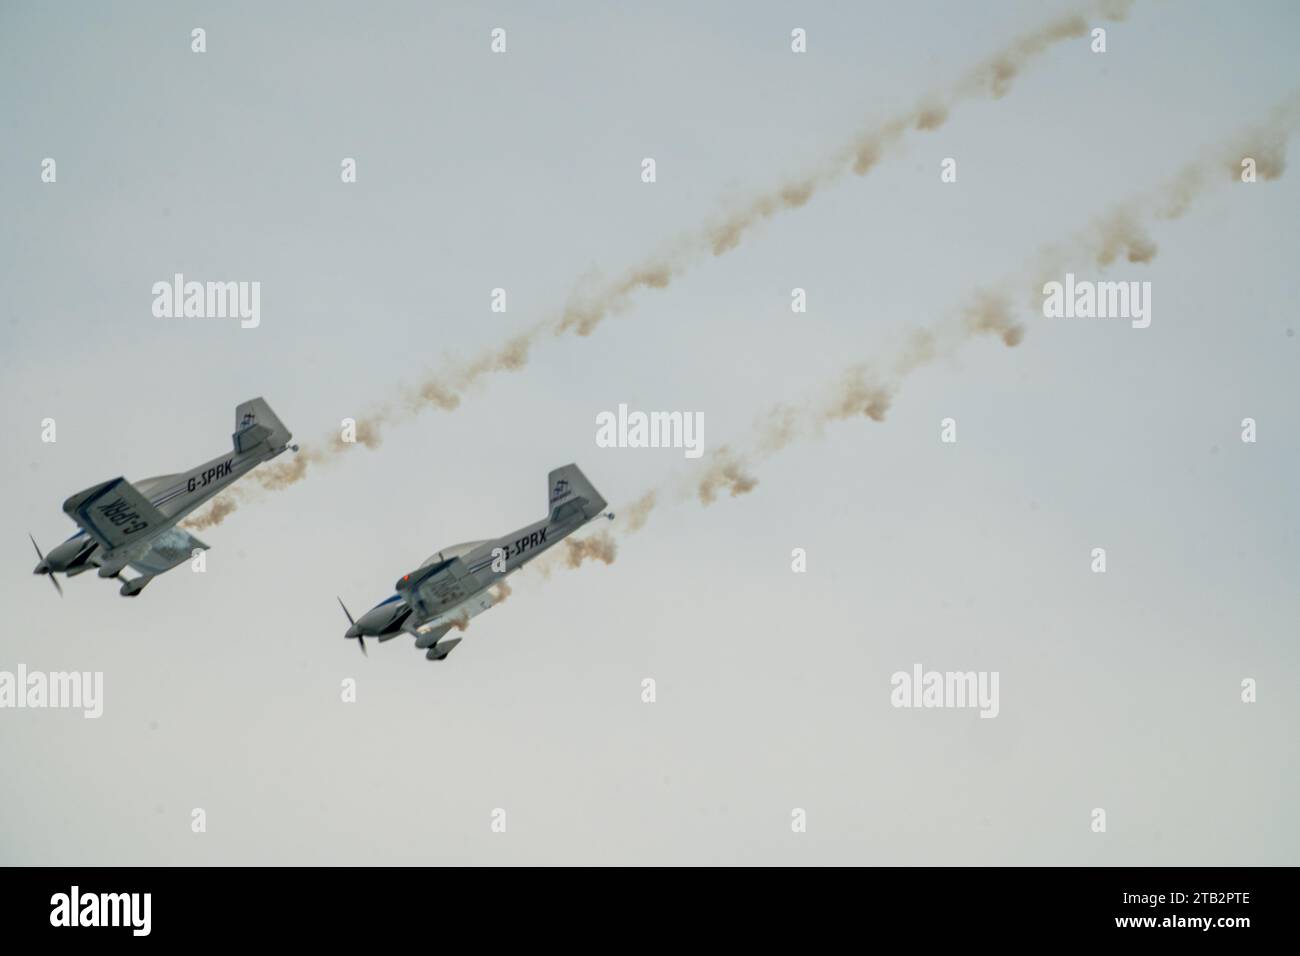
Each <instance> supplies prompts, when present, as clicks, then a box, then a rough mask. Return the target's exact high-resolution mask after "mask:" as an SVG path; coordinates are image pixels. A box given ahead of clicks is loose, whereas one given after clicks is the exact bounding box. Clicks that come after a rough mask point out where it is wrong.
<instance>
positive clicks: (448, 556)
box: [420, 541, 484, 568]
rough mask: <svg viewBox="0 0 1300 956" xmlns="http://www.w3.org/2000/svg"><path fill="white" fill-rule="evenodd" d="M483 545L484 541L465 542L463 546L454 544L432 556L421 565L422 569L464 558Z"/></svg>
mask: <svg viewBox="0 0 1300 956" xmlns="http://www.w3.org/2000/svg"><path fill="white" fill-rule="evenodd" d="M483 543H484V542H483V541H465V542H462V543H461V544H453V545H452V546H451V547H450V548H443V549H442V550H441V551H439V552H438V553H437V554H433V555H430V556H429V558H428V560H426V561H425V562H424V563H423V564H422V565H420V567H421V568H427V567H428V566H429V565H431V564H437V563H439V562H442V561H451V560H453V559H455V558H459V557H463V556H464V555H467V554H469V553H470V552H471V551H473V550H474V549H475V548H477V547H478V546H479V545H480V544H483Z"/></svg>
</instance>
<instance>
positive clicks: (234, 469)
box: [28, 398, 298, 597]
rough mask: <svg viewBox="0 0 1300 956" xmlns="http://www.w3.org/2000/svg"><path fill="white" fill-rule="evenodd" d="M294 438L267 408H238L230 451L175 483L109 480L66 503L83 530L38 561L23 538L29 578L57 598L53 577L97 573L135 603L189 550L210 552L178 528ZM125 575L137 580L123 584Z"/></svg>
mask: <svg viewBox="0 0 1300 956" xmlns="http://www.w3.org/2000/svg"><path fill="white" fill-rule="evenodd" d="M292 437H293V436H292V434H291V433H290V431H289V429H287V428H285V427H284V424H283V423H282V422H281V421H280V419H278V418H276V417H275V413H274V412H272V411H271V406H269V405H267V404H266V402H265V401H263V400H262V399H260V398H254V399H250V400H249V401H247V402H244V403H243V404H242V405H240V406H238V407H237V408H236V409H235V433H234V434H233V435H232V436H231V442H232V444H233V445H234V449H233V451H229V452H226V453H225V454H222V455H218V456H217V457H216V458H213V459H212V460H211V461H206V462H204V463H203V464H201V465H199V466H198V467H196V468H191V469H190V470H189V471H183V472H178V473H177V474H174V475H159V476H157V477H155V478H145V479H144V480H143V481H138V482H135V483H134V484H133V483H131V482H129V481H127V480H126V479H125V478H114V479H112V480H111V481H105V482H103V483H102V484H98V485H95V486H94V487H92V488H87V489H86V490H85V491H82V492H79V493H78V494H75V495H73V496H72V497H71V498H69V499H68V500H67V501H65V502H64V503H63V510H64V512H65V513H66V514H67V515H68V517H69V518H71V519H72V520H73V521H75V522H76V523H77V524H78V525H80V526H81V529H80V530H79V531H78V532H77V533H76V534H74V535H73V536H72V537H70V538H68V539H67V540H66V541H64V542H63V543H62V544H60V545H59V546H58V547H56V548H53V549H52V550H51V551H50V553H49V554H42V553H41V547H40V545H38V544H37V543H36V538H35V537H33V536H32V535H31V534H28V537H29V538H31V539H32V547H34V548H35V549H36V556H37V557H38V558H40V563H39V564H38V565H36V568H35V569H34V570H33V571H32V573H33V574H46V575H49V578H50V581H51V582H52V583H53V584H54V588H55V590H56V591H58V592H59V595H60V596H62V594H63V587H62V586H61V585H60V584H59V580H58V578H56V577H55V576H54V575H55V574H56V573H58V574H63V575H66V576H67V577H73V576H75V575H78V574H81V573H82V572H84V571H87V570H89V569H90V568H92V567H97V568H99V576H100V577H101V578H116V579H118V580H120V581H121V582H122V588H121V590H120V591H119V592H118V593H120V594H121V595H122V596H123V597H135V596H136V595H138V594H139V593H140V592H141V591H142V590H144V587H145V585H146V584H148V583H149V582H150V581H152V580H153V579H154V578H155V577H157V576H158V575H159V574H162V573H163V572H164V571H170V570H171V569H172V568H174V567H176V565H178V564H180V563H181V562H183V561H186V560H188V559H189V558H190V556H191V555H193V554H194V552H195V550H202V551H206V550H207V549H208V546H207V545H206V544H204V543H203V542H202V541H200V540H199V539H198V538H196V537H194V535H192V534H190V533H189V532H188V531H186V530H184V529H183V528H180V527H178V526H177V525H178V522H180V520H181V519H182V518H184V517H185V516H186V515H188V514H189V513H190V512H191V511H193V510H194V509H195V508H197V507H198V506H199V505H201V504H203V503H204V502H205V501H207V500H208V499H209V498H211V497H212V496H213V495H215V494H217V492H219V491H221V490H222V489H223V488H225V487H227V486H228V485H230V484H232V483H233V482H235V481H238V480H239V479H240V478H242V477H243V476H244V475H246V474H248V473H249V472H250V471H252V470H253V469H254V468H256V467H257V466H258V465H260V464H262V462H264V461H270V460H271V459H272V458H274V457H275V456H276V455H279V454H280V453H281V452H283V451H284V450H285V449H286V448H290V449H292V450H293V451H297V450H298V446H297V445H291V444H289V439H290V438H292ZM127 567H130V568H132V569H133V570H134V571H136V572H137V573H138V575H139V576H138V577H134V578H126V577H124V576H123V575H122V572H123V571H124V570H125V569H126V568H127Z"/></svg>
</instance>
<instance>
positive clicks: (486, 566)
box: [338, 465, 614, 661]
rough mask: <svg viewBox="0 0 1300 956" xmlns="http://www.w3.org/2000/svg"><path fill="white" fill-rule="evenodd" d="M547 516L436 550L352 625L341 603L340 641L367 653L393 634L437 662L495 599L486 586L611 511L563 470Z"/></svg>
mask: <svg viewBox="0 0 1300 956" xmlns="http://www.w3.org/2000/svg"><path fill="white" fill-rule="evenodd" d="M547 489H548V493H549V497H548V501H547V507H548V514H547V516H546V517H545V518H543V519H542V520H541V521H537V522H534V523H533V524H530V525H527V526H526V527H523V528H520V529H519V530H518V531H512V532H510V533H509V534H504V535H502V536H501V537H499V538H489V539H487V540H484V541H467V542H465V543H464V544H456V545H452V546H451V547H449V548H443V549H442V550H441V551H439V552H438V553H437V554H435V555H433V556H431V557H430V558H429V559H428V560H427V561H425V562H424V563H423V564H421V565H420V566H419V567H418V568H416V569H415V570H414V571H412V572H410V573H409V574H403V575H402V576H401V577H400V578H398V579H397V583H396V584H395V585H393V589H394V591H395V592H396V593H395V594H393V596H392V597H389V598H387V599H385V600H383V601H380V602H379V603H378V604H376V605H375V606H374V607H372V608H371V609H370V610H369V611H366V613H364V614H362V615H361V617H359V618H356V619H354V618H353V617H352V613H351V612H350V611H349V610H348V608H347V605H346V604H344V603H343V599H342V598H339V599H338V601H339V606H340V607H342V608H343V613H344V614H345V615H347V618H348V624H350V625H351V626H350V627H349V628H348V629H347V632H346V633H345V634H344V635H343V636H344V637H345V638H348V639H355V640H356V641H357V642H358V643H359V645H360V647H361V653H362V654H365V653H366V638H367V637H373V638H376V639H378V640H379V641H380V642H383V641H388V640H392V639H393V638H394V637H397V636H398V635H399V634H410V635H411V636H412V637H414V638H415V646H416V648H418V649H420V650H423V651H425V655H424V656H425V659H426V660H431V661H441V660H444V659H445V658H446V657H447V655H448V654H450V653H451V652H452V650H453V649H454V648H455V647H456V645H457V644H459V643H460V641H461V639H460V638H459V637H457V638H453V639H451V640H447V641H444V640H442V638H443V636H444V635H446V633H447V632H448V631H450V630H451V629H452V628H453V627H455V628H459V629H460V630H464V629H465V625H466V624H468V623H469V619H470V618H472V617H477V616H478V615H479V614H482V613H483V612H484V611H486V610H487V609H488V608H490V607H492V606H493V605H494V604H497V603H499V601H500V600H501V598H500V597H498V596H496V595H494V594H493V593H492V591H491V589H492V586H493V585H494V584H497V583H498V582H500V581H503V580H504V579H505V578H506V577H507V576H509V575H511V574H513V573H514V572H516V571H518V570H519V569H520V568H521V567H523V566H524V565H525V564H527V563H528V562H530V561H532V560H533V559H535V558H537V557H538V556H539V555H541V554H542V553H543V552H545V551H547V550H548V549H550V548H553V547H555V546H556V545H557V544H559V543H560V542H561V541H563V540H564V539H565V538H567V537H568V536H569V535H571V534H573V532H575V531H577V530H578V529H579V528H581V527H582V526H583V525H585V524H587V522H589V521H594V520H595V519H596V518H600V517H604V518H608V519H610V520H611V521H612V520H613V519H614V514H613V512H606V511H605V504H606V502H605V499H604V498H602V497H601V496H600V492H598V491H596V489H595V488H593V487H592V485H591V482H589V481H588V480H587V476H586V475H584V474H583V473H582V471H581V470H579V468H578V466H577V465H565V466H564V467H563V468H557V469H555V470H554V471H552V472H551V473H550V475H549V476H548V478H547Z"/></svg>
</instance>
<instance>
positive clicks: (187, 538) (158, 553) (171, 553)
mask: <svg viewBox="0 0 1300 956" xmlns="http://www.w3.org/2000/svg"><path fill="white" fill-rule="evenodd" d="M196 550H198V551H206V550H208V546H207V545H206V544H204V543H203V542H202V541H200V540H199V539H198V538H196V537H194V535H192V534H190V533H189V532H188V531H185V530H183V529H181V528H175V527H172V528H168V529H167V530H166V531H164V532H163V533H162V534H160V535H158V537H156V538H154V539H153V541H151V542H150V544H149V550H148V551H146V552H145V553H144V554H143V555H142V556H141V557H138V558H132V559H131V562H130V564H131V567H133V568H135V569H136V570H137V571H139V572H140V573H141V574H146V575H154V574H162V573H163V572H164V571H170V570H171V569H172V568H174V567H176V565H178V564H181V563H183V562H185V561H188V560H189V559H190V557H191V556H193V554H194V552H195V551H196Z"/></svg>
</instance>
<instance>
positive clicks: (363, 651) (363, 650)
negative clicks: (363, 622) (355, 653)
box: [357, 634, 370, 657]
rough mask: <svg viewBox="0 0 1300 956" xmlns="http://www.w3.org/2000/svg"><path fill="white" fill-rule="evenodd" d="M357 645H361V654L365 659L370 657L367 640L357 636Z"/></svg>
mask: <svg viewBox="0 0 1300 956" xmlns="http://www.w3.org/2000/svg"><path fill="white" fill-rule="evenodd" d="M357 643H358V644H360V645H361V654H362V656H364V657H369V656H370V652H369V651H368V650H366V639H365V638H364V637H362V636H361V635H360V634H358V635H357Z"/></svg>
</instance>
